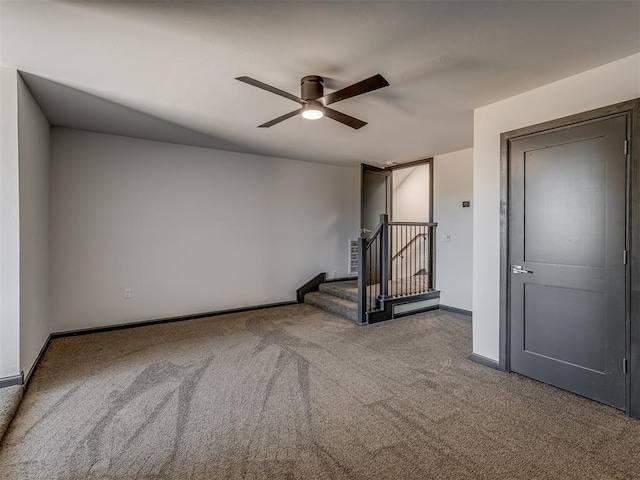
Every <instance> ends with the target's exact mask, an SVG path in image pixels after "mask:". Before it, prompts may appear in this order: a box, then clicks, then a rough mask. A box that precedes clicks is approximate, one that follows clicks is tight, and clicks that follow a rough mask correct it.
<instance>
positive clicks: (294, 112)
mask: <svg viewBox="0 0 640 480" xmlns="http://www.w3.org/2000/svg"><path fill="white" fill-rule="evenodd" d="M300 112H302V109H301V108H300V109H298V110H294V111H293V112H289V113H285V114H284V115H282V116H281V117H278V118H274V119H273V120H271V121H270V122H267V123H263V124H262V125H258V128H269V127H273V126H274V125H275V124H276V123H280V122H282V121H284V120H286V119H287V118H291V117H295V116H296V115H298V114H299V113H300Z"/></svg>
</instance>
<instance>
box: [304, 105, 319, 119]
mask: <svg viewBox="0 0 640 480" xmlns="http://www.w3.org/2000/svg"><path fill="white" fill-rule="evenodd" d="M302 116H303V117H304V118H306V119H307V120H318V119H319V118H322V117H323V116H324V113H322V110H316V109H315V108H309V109H307V110H304V111H303V112H302Z"/></svg>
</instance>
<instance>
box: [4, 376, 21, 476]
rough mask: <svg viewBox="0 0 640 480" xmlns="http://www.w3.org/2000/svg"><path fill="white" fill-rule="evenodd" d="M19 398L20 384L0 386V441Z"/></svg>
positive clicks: (14, 411) (16, 407) (18, 402)
mask: <svg viewBox="0 0 640 480" xmlns="http://www.w3.org/2000/svg"><path fill="white" fill-rule="evenodd" d="M21 398H22V385H15V386H12V387H4V388H0V442H2V437H3V436H4V434H5V432H6V431H7V428H8V427H9V424H10V423H11V419H12V418H13V416H14V415H15V413H16V410H17V409H18V405H19V404H20V399H21ZM0 472H1V470H0ZM0 478H1V477H0Z"/></svg>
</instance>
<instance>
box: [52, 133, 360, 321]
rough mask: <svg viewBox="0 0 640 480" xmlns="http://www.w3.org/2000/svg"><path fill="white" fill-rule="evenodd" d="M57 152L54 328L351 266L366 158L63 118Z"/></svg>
mask: <svg viewBox="0 0 640 480" xmlns="http://www.w3.org/2000/svg"><path fill="white" fill-rule="evenodd" d="M51 162H52V163H51V169H52V170H51V189H52V190H51V198H52V218H51V221H52V230H51V255H52V277H51V289H52V291H51V295H52V297H51V298H52V312H53V317H54V326H53V330H55V331H61V330H69V329H77V328H86V327H95V326H102V325H110V324H118V323H123V322H131V321H137V320H143V319H151V318H161V317H169V316H175V315H184V314H191V313H199V312H206V311H212V310H221V309H229V308H236V307H243V306H249V305H260V304H266V303H272V302H282V301H289V300H294V298H295V289H296V288H297V287H298V286H300V285H301V284H303V283H304V282H305V281H307V280H308V279H309V278H311V277H312V276H314V275H315V274H317V273H319V272H321V271H329V272H331V271H336V272H338V274H339V275H341V274H346V273H347V268H348V262H347V260H348V241H347V240H348V238H350V237H353V238H356V236H357V232H358V214H359V213H358V212H359V198H358V176H359V171H358V170H357V169H353V168H345V167H336V166H329V165H320V164H313V163H306V162H300V161H294V160H284V159H276V158H269V157H262V156H254V155H247V154H238V153H231V152H224V151H218V150H209V149H204V148H197V147H186V146H181V145H173V144H167V143H160V142H153V141H148V140H138V139H132V138H125V137H118V136H111V135H104V134H97V133H88V132H83V131H77V130H70V129H63V128H53V129H52V135H51ZM126 288H130V289H131V291H132V298H131V299H125V298H124V290H125V289H126Z"/></svg>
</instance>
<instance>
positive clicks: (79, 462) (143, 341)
mask: <svg viewBox="0 0 640 480" xmlns="http://www.w3.org/2000/svg"><path fill="white" fill-rule="evenodd" d="M470 351H471V324H470V321H469V319H468V317H463V316H459V315H456V314H452V313H448V312H443V311H438V310H436V311H432V312H429V313H426V314H422V315H417V316H414V317H407V318H405V319H402V320H394V321H390V322H384V323H379V324H375V325H372V326H368V327H357V326H356V325H354V324H353V323H351V322H349V321H348V320H344V319H342V318H341V317H338V316H335V315H331V314H329V313H326V312H324V311H322V310H319V309H317V308H315V307H312V306H309V305H304V304H302V305H294V306H288V307H281V308H274V309H268V310H262V311H254V312H249V313H242V314H233V315H226V316H221V317H215V318H211V319H201V320H193V321H187V322H179V323H172V324H164V325H157V326H152V327H143V328H136V329H129V330H120V331H115V332H109V333H100V334H93V335H85V336H79V337H70V338H63V339H56V340H54V341H53V342H52V343H51V347H50V348H49V350H48V351H47V352H46V354H45V356H44V359H43V361H42V363H41V364H40V366H39V367H38V370H37V372H36V374H35V376H34V378H33V380H32V382H31V384H30V386H29V388H28V389H27V391H26V393H25V396H24V399H23V401H22V404H21V405H20V408H19V410H18V413H17V415H16V417H15V419H14V421H13V422H12V424H11V426H10V428H9V431H8V432H7V434H6V436H5V438H4V441H3V443H2V446H1V447H0V477H1V478H3V479H8V480H9V479H32V478H34V479H36V478H42V479H94V478H96V479H97V478H100V479H142V478H145V479H223V478H224V479H241V478H246V479H297V478H299V479H325V478H327V479H330V478H331V479H367V480H369V479H430V478H434V479H485V478H486V479H489V478H504V479H520V478H522V479H532V478H536V479H547V478H558V479H590V478H597V479H608V478H627V479H631V478H636V479H637V478H640V422H639V421H636V420H631V419H629V418H627V417H626V416H625V415H624V414H623V413H621V412H618V411H616V410H614V409H612V408H609V407H606V406H603V405H599V404H597V403H595V402H591V401H589V400H586V399H584V398H581V397H578V396H575V395H572V394H570V393H567V392H563V391H560V390H557V389H555V388H553V387H549V386H547V385H543V384H540V383H538V382H535V381H532V380H529V379H527V378H524V377H521V376H518V375H514V374H504V373H501V372H497V371H495V370H491V369H489V368H486V367H483V366H481V365H477V364H475V363H472V362H470V361H469V360H468V359H467V356H468V354H469V352H470Z"/></svg>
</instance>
